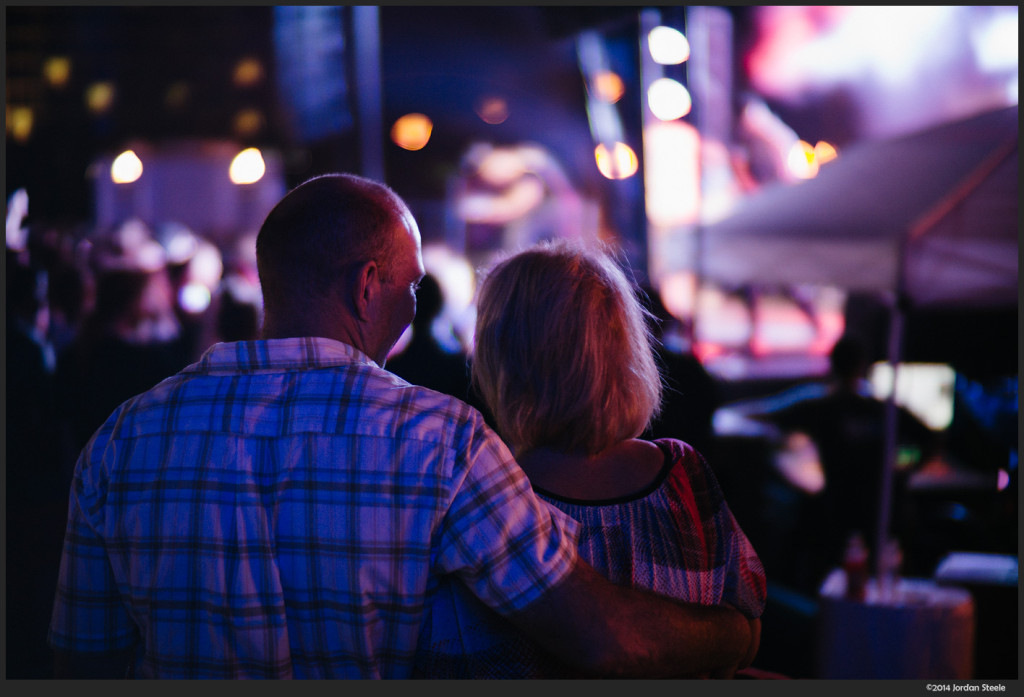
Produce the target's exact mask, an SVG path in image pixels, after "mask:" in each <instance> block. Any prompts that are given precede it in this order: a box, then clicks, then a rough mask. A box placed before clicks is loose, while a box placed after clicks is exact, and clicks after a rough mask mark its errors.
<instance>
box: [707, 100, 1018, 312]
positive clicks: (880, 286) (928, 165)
mask: <svg viewBox="0 0 1024 697" xmlns="http://www.w3.org/2000/svg"><path fill="white" fill-rule="evenodd" d="M1017 127H1018V124H1017V107H1016V106H1013V107H1009V108H1005V109H999V110H996V111H991V112H987V113H984V114H981V115H978V116H975V117H972V118H969V119H965V120H963V121H958V122H955V123H949V124H944V125H942V126H939V127H936V128H931V129H928V130H925V131H921V132H919V133H915V134H912V135H908V136H904V137H901V138H895V139H889V140H882V141H873V142H866V143H861V144H858V145H856V146H853V147H851V148H850V149H849V150H848V151H847V152H845V153H842V154H841V155H840V157H839V158H838V159H836V160H834V161H832V162H830V163H827V164H825V165H823V166H822V168H821V171H820V173H819V175H818V177H816V178H815V179H811V180H807V181H803V182H800V183H798V184H795V185H784V184H775V185H771V186H769V187H766V188H765V189H763V190H762V191H760V192H759V193H757V194H755V195H754V196H751V197H750V198H748V199H745V200H744V201H742V202H741V203H740V205H739V206H738V207H737V209H736V210H735V212H734V213H733V214H732V215H730V216H729V217H728V218H726V219H724V220H722V221H720V222H717V223H714V224H710V225H708V226H706V227H705V228H704V230H703V238H702V240H703V244H702V248H703V253H702V258H701V262H702V265H701V273H702V274H703V275H704V276H706V277H707V278H710V279H713V280H717V281H721V282H725V283H730V284H744V283H760V284H796V283H810V284H821V285H835V286H839V287H842V288H845V289H848V290H861V291H900V290H901V285H902V290H903V292H905V294H906V297H907V298H908V299H909V300H910V301H911V302H912V303H913V304H916V305H922V306H925V305H927V306H935V305H943V306H961V305H962V306H1002V305H1010V304H1016V301H1017V237H1018V198H1019V184H1018V180H1017V172H1018V168H1017ZM904 249H905V252H906V253H905V259H906V264H901V263H900V259H901V252H902V250H904Z"/></svg>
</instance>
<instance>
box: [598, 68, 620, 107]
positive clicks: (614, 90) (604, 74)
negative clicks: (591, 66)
mask: <svg viewBox="0 0 1024 697" xmlns="http://www.w3.org/2000/svg"><path fill="white" fill-rule="evenodd" d="M594 93H595V94H596V95H597V97H598V99H600V100H602V101H605V102H608V103H610V104H614V103H615V102H617V101H619V100H620V99H622V95H623V94H625V93H626V85H625V83H624V82H623V81H622V78H621V77H619V76H618V75H616V74H615V73H613V72H612V71H611V70H602V71H601V72H599V73H598V74H597V75H595V76H594Z"/></svg>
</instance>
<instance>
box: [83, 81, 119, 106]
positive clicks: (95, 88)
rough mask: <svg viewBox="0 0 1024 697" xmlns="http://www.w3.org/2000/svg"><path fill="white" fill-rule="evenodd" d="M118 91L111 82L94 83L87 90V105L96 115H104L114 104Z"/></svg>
mask: <svg viewBox="0 0 1024 697" xmlns="http://www.w3.org/2000/svg"><path fill="white" fill-rule="evenodd" d="M115 93H116V90H115V89H114V84H113V83H111V82H94V83H92V84H91V85H89V87H88V88H86V90H85V104H86V106H87V107H88V108H89V111H91V112H92V113H94V114H104V113H106V112H107V111H109V110H110V107H111V106H113V104H114V95H115Z"/></svg>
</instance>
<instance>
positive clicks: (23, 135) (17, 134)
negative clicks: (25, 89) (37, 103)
mask: <svg viewBox="0 0 1024 697" xmlns="http://www.w3.org/2000/svg"><path fill="white" fill-rule="evenodd" d="M6 112H7V132H8V133H10V134H11V137H12V138H13V139H14V140H15V141H17V142H19V143H24V142H25V141H27V140H28V139H29V137H30V136H31V135H32V125H33V123H34V122H35V117H34V115H33V113H32V109H31V108H30V107H27V106H9V107H7V109H6Z"/></svg>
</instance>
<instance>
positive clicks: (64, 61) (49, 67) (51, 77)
mask: <svg viewBox="0 0 1024 697" xmlns="http://www.w3.org/2000/svg"><path fill="white" fill-rule="evenodd" d="M43 77H45V78H46V81H47V82H48V83H49V84H50V85H51V86H52V87H63V86H64V85H66V84H68V80H69V79H70V78H71V61H70V60H69V59H68V58H67V57H66V56H53V57H52V58H48V59H47V60H46V62H45V63H43Z"/></svg>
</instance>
